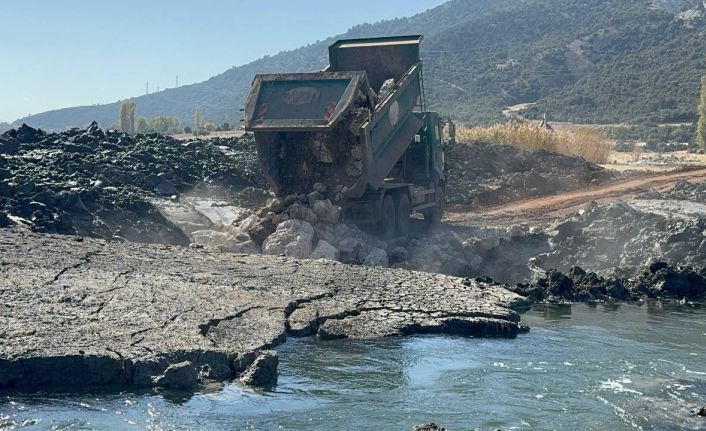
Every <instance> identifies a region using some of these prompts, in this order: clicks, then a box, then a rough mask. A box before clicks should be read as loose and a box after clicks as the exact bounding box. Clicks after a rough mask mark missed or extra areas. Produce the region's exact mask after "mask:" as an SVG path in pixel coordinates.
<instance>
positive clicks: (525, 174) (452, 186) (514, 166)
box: [446, 142, 620, 210]
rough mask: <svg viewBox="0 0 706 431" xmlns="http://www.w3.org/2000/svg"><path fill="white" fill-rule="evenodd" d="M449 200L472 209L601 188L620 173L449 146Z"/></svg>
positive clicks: (507, 151) (483, 147) (557, 159)
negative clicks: (584, 189)
mask: <svg viewBox="0 0 706 431" xmlns="http://www.w3.org/2000/svg"><path fill="white" fill-rule="evenodd" d="M446 165H447V169H448V185H447V200H448V203H449V205H451V206H459V207H461V208H470V209H471V210H472V209H473V208H474V207H479V206H488V205H500V204H503V203H507V202H512V201H517V200H522V199H529V198H533V197H539V196H546V195H552V194H557V193H561V192H566V191H571V190H576V189H580V188H583V187H586V186H589V185H594V184H601V183H605V182H607V181H610V180H612V179H615V178H617V177H618V176H619V175H620V174H618V173H616V172H614V171H608V170H606V169H604V168H602V167H600V166H598V165H595V164H593V163H589V162H587V161H585V160H583V159H581V158H577V157H570V156H564V155H561V154H555V153H550V152H546V151H535V152H527V151H519V150H517V149H515V148H514V147H511V146H507V145H494V144H488V143H484V142H473V143H458V144H456V145H447V146H446Z"/></svg>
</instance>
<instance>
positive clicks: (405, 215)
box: [397, 193, 412, 235]
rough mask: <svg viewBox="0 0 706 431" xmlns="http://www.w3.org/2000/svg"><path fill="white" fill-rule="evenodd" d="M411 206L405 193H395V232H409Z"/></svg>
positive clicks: (402, 233) (399, 233) (404, 233)
mask: <svg viewBox="0 0 706 431" xmlns="http://www.w3.org/2000/svg"><path fill="white" fill-rule="evenodd" d="M411 214H412V208H411V205H410V203H409V196H407V193H400V194H399V195H397V234H398V235H406V234H408V233H409V225H410V219H409V217H410V215H411Z"/></svg>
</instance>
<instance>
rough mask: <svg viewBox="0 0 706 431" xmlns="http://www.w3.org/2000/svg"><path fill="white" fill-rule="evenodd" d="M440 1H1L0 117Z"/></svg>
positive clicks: (235, 61) (202, 72) (206, 70)
mask: <svg viewBox="0 0 706 431" xmlns="http://www.w3.org/2000/svg"><path fill="white" fill-rule="evenodd" d="M441 3H444V0H353V1H346V2H343V1H336V0H298V1H287V0H271V1H262V0H261V1H254V0H253V1H244V0H232V1H225V0H203V1H199V0H191V1H181V0H142V1H135V0H83V1H80V0H0V17H1V18H0V56H1V57H2V62H0V121H14V120H16V119H17V118H19V117H23V116H25V115H27V114H36V113H39V112H43V111H47V110H50V109H56V108H62V107H67V106H76V105H91V104H96V103H105V102H106V101H110V102H114V101H116V100H119V99H123V98H126V97H129V96H135V95H140V94H144V92H145V82H146V81H149V86H150V92H152V91H155V90H156V89H157V87H160V88H165V87H173V86H174V85H175V77H176V76H177V75H179V84H180V85H183V84H192V83H195V82H200V81H203V80H205V79H208V78H210V77H211V76H213V75H216V74H218V73H221V72H223V71H225V70H226V69H228V68H229V67H231V66H235V65H240V64H244V63H248V62H250V61H252V60H255V59H257V58H259V57H261V56H263V55H266V54H270V55H271V54H276V53H277V52H279V51H282V50H285V49H293V48H297V47H299V46H301V45H305V44H308V43H311V42H315V41H316V40H321V39H325V38H327V37H329V36H333V35H335V34H339V33H343V32H344V31H346V30H347V29H348V28H350V27H351V26H353V25H355V24H361V23H365V22H375V21H379V20H381V19H388V18H394V17H400V16H410V15H414V14H415V13H417V12H420V11H423V10H426V9H429V8H431V7H434V6H437V5H439V4H441Z"/></svg>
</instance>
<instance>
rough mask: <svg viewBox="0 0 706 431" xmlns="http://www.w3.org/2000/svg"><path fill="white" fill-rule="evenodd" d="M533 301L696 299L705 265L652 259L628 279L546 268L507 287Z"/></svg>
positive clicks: (705, 282)
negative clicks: (528, 280) (680, 264)
mask: <svg viewBox="0 0 706 431" xmlns="http://www.w3.org/2000/svg"><path fill="white" fill-rule="evenodd" d="M507 288H508V289H509V290H511V291H512V292H515V293H517V294H519V295H522V296H525V297H527V298H528V299H530V300H532V301H536V302H548V303H561V302H565V301H596V300H599V301H605V300H611V299H614V300H628V301H637V300H642V299H645V298H676V299H685V298H688V299H699V298H703V297H704V296H705V295H706V267H700V268H699V269H695V268H692V267H689V266H686V267H673V266H670V265H668V264H667V263H665V262H660V261H657V262H654V263H652V264H651V265H650V266H649V269H648V270H647V271H645V272H643V273H641V274H639V275H637V276H635V277H632V278H617V277H602V276H600V275H598V274H596V273H595V272H586V271H584V270H583V269H581V268H579V267H573V268H571V269H570V270H569V271H568V273H566V274H565V273H562V272H560V271H555V270H551V271H547V272H546V273H545V274H544V275H543V276H542V277H540V278H539V279H538V280H536V281H535V282H533V283H530V284H518V285H516V286H513V287H511V286H508V287H507Z"/></svg>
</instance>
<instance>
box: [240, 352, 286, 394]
mask: <svg viewBox="0 0 706 431" xmlns="http://www.w3.org/2000/svg"><path fill="white" fill-rule="evenodd" d="M278 365H279V357H278V356H277V352H276V351H274V350H264V351H262V352H260V354H259V355H258V357H257V358H256V359H255V361H254V362H253V363H252V365H250V367H248V369H247V370H245V372H244V373H243V375H242V376H241V377H240V381H241V382H243V383H245V384H246V385H248V386H254V387H258V388H266V389H270V388H273V387H275V386H276V385H277V366H278Z"/></svg>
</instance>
